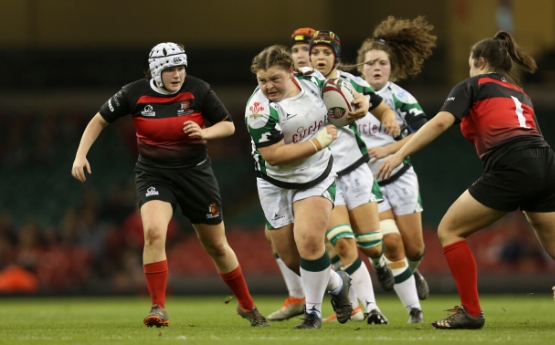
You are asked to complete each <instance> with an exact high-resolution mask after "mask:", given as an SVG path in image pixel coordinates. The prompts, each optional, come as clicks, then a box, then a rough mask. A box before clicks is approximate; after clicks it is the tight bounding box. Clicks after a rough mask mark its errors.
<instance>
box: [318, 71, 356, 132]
mask: <svg viewBox="0 0 555 345" xmlns="http://www.w3.org/2000/svg"><path fill="white" fill-rule="evenodd" d="M354 98H355V97H354V94H353V89H352V88H351V84H350V83H349V82H347V81H344V80H343V79H336V78H330V79H328V80H326V81H325V82H324V87H323V90H322V99H323V100H324V104H325V105H326V107H327V108H328V122H329V123H331V124H333V125H336V126H338V127H343V126H346V125H348V124H349V121H348V120H347V115H348V114H349V112H351V111H353V110H354V109H353V105H352V104H351V103H352V102H353V100H354Z"/></svg>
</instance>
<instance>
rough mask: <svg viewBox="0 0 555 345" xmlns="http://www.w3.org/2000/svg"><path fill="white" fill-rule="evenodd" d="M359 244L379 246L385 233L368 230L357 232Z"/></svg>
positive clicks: (364, 246) (368, 246) (365, 246)
mask: <svg viewBox="0 0 555 345" xmlns="http://www.w3.org/2000/svg"><path fill="white" fill-rule="evenodd" d="M355 236H356V239H357V245H358V246H359V247H361V248H370V247H374V246H377V245H378V244H380V243H381V242H382V238H383V235H382V233H381V232H380V231H379V230H378V231H372V232H367V233H365V234H356V235H355Z"/></svg>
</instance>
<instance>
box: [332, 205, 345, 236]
mask: <svg viewBox="0 0 555 345" xmlns="http://www.w3.org/2000/svg"><path fill="white" fill-rule="evenodd" d="M340 224H350V220H349V211H348V210H347V206H346V205H336V206H335V207H334V208H333V210H332V211H331V213H330V219H329V222H328V230H329V229H331V228H334V227H336V226H337V225H340Z"/></svg>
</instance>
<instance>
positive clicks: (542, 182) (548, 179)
mask: <svg viewBox="0 0 555 345" xmlns="http://www.w3.org/2000/svg"><path fill="white" fill-rule="evenodd" d="M468 192H469V193H470V195H472V196H473V197H474V198H475V199H476V200H478V201H479V202H480V203H482V204H484V205H486V206H488V207H491V208H493V209H496V210H499V211H505V212H511V211H515V210H517V209H518V208H520V209H521V210H522V211H530V212H554V211H555V155H554V154H553V151H552V150H551V149H550V148H527V149H522V150H518V151H514V152H510V153H508V154H506V155H505V156H503V157H501V158H500V159H499V161H498V162H497V163H495V165H494V166H493V167H492V168H490V169H489V170H488V171H486V172H484V174H483V175H482V177H480V178H479V179H478V181H476V182H475V183H474V184H473V185H472V186H471V187H470V188H468Z"/></svg>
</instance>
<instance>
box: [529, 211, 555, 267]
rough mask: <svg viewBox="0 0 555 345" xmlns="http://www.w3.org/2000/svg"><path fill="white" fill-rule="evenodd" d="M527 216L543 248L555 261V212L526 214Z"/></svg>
mask: <svg viewBox="0 0 555 345" xmlns="http://www.w3.org/2000/svg"><path fill="white" fill-rule="evenodd" d="M525 214H526V218H527V219H528V222H529V223H530V225H531V226H532V228H533V229H534V232H535V233H536V236H537V237H538V240H539V241H540V243H541V245H542V247H543V248H544V249H545V251H546V252H547V253H548V254H549V255H550V256H551V257H552V258H553V259H555V212H526V213H525Z"/></svg>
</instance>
